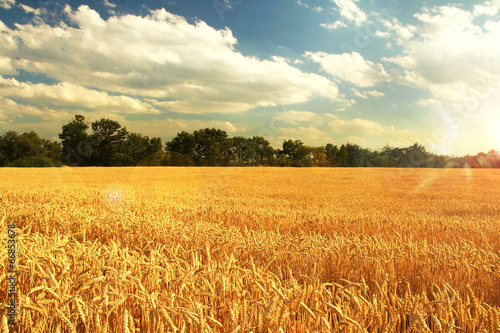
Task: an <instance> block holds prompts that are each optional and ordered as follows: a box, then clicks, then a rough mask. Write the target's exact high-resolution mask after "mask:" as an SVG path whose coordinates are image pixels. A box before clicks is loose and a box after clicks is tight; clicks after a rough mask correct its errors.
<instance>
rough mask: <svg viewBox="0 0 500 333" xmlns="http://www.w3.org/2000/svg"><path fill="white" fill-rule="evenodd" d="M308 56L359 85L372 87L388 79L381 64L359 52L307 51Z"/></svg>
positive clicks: (337, 76)
mask: <svg viewBox="0 0 500 333" xmlns="http://www.w3.org/2000/svg"><path fill="white" fill-rule="evenodd" d="M304 56H305V57H306V58H308V59H310V60H312V61H314V62H316V63H319V64H320V65H321V67H322V68H323V70H325V71H326V72H327V73H328V74H330V75H332V76H334V77H336V78H339V79H341V80H344V81H348V82H351V83H353V84H354V85H356V86H358V87H371V86H373V85H375V84H376V83H377V82H379V81H385V80H388V78H389V75H388V74H387V73H386V71H385V69H384V67H383V66H382V65H381V64H375V63H373V62H371V61H366V60H365V59H364V58H363V56H362V55H361V54H359V53H357V52H352V53H343V54H328V53H325V52H316V53H313V52H306V53H305V55H304Z"/></svg>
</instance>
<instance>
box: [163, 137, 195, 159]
mask: <svg viewBox="0 0 500 333" xmlns="http://www.w3.org/2000/svg"><path fill="white" fill-rule="evenodd" d="M194 146H195V140H194V135H193V134H190V133H188V132H186V131H182V132H180V133H177V136H176V137H174V138H173V139H172V140H171V141H169V142H167V143H166V144H165V151H166V152H167V154H168V156H169V158H168V159H169V162H168V164H169V165H174V166H181V165H194V159H195V153H194Z"/></svg>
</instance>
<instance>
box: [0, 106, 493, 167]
mask: <svg viewBox="0 0 500 333" xmlns="http://www.w3.org/2000/svg"><path fill="white" fill-rule="evenodd" d="M89 130H90V132H89ZM59 139H61V142H60V143H59V142H54V141H50V140H47V139H43V138H41V137H40V136H39V135H38V134H37V133H36V132H34V131H31V132H26V133H23V134H19V133H17V132H15V131H8V132H6V133H5V134H4V135H0V166H59V165H63V164H65V165H69V166H137V165H143V166H160V165H164V166H289V167H400V168H428V167H431V168H444V167H447V168H457V167H468V168H498V167H500V153H499V152H497V151H495V150H490V151H488V152H487V153H484V152H481V153H478V154H476V155H474V156H469V155H467V156H462V157H456V156H451V157H450V156H445V155H437V154H434V153H431V152H428V151H427V150H426V149H425V147H424V146H422V145H420V144H418V143H415V144H413V145H410V146H408V147H391V146H389V145H386V146H384V147H383V148H382V149H380V150H375V151H373V150H370V149H368V148H363V147H360V146H359V145H357V144H353V143H345V144H342V145H340V147H339V146H337V145H334V144H332V143H326V145H325V146H321V147H311V146H307V145H305V144H304V143H303V142H302V141H301V140H291V139H289V140H283V143H282V145H281V147H280V148H278V149H274V148H273V147H272V146H271V144H270V142H269V141H268V140H267V139H265V138H264V137H262V136H253V137H251V138H245V137H242V136H234V137H230V136H229V135H228V134H227V132H225V131H223V130H221V129H216V128H204V129H199V130H196V131H194V132H192V133H189V132H186V131H181V132H178V133H177V135H176V136H175V137H173V138H172V139H171V140H170V141H168V142H166V144H165V145H163V144H162V140H161V138H159V137H153V138H149V137H148V136H145V135H143V134H140V133H134V132H129V131H128V130H127V129H126V128H125V127H122V126H121V124H120V123H119V122H117V121H115V120H111V119H105V118H102V119H100V120H97V121H94V122H92V123H89V122H88V121H87V120H86V119H85V117H84V116H82V115H76V116H75V117H74V119H72V120H71V121H69V122H68V123H67V124H64V125H62V131H61V133H60V134H59Z"/></svg>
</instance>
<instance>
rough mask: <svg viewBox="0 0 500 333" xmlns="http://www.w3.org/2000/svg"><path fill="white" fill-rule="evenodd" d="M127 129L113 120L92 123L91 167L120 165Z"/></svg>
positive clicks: (90, 138) (122, 158)
mask: <svg viewBox="0 0 500 333" xmlns="http://www.w3.org/2000/svg"><path fill="white" fill-rule="evenodd" d="M127 134H128V132H127V129H126V128H125V127H124V128H122V126H121V125H120V124H119V123H118V122H117V121H114V120H110V119H104V118H102V119H101V120H98V121H94V122H93V123H92V134H91V135H90V137H89V140H90V142H92V148H93V149H92V153H91V155H90V163H91V165H96V166H114V165H121V164H122V162H123V160H124V149H123V148H124V142H125V139H126V137H127Z"/></svg>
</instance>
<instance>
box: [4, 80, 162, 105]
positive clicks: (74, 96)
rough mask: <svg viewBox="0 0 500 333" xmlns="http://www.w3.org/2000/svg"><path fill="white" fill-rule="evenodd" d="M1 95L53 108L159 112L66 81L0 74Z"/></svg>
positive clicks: (137, 101) (121, 97)
mask: <svg viewBox="0 0 500 333" xmlns="http://www.w3.org/2000/svg"><path fill="white" fill-rule="evenodd" d="M0 95H1V96H4V97H9V98H15V99H17V100H22V101H24V102H27V103H30V104H32V105H44V106H51V107H54V108H66V109H67V108H70V107H73V108H74V107H80V108H91V109H99V110H101V111H102V110H109V111H110V112H111V111H114V112H116V113H159V111H158V110H156V109H154V108H153V107H152V106H151V105H149V104H147V103H143V102H141V101H139V100H138V99H136V98H131V97H128V96H111V95H109V94H108V93H106V92H101V91H96V90H92V89H87V88H85V87H82V86H78V85H75V84H72V83H68V82H62V83H60V84H55V85H46V84H42V83H39V84H32V83H29V82H28V83H27V82H19V81H17V80H16V79H14V78H10V79H6V78H3V77H1V76H0Z"/></svg>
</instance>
